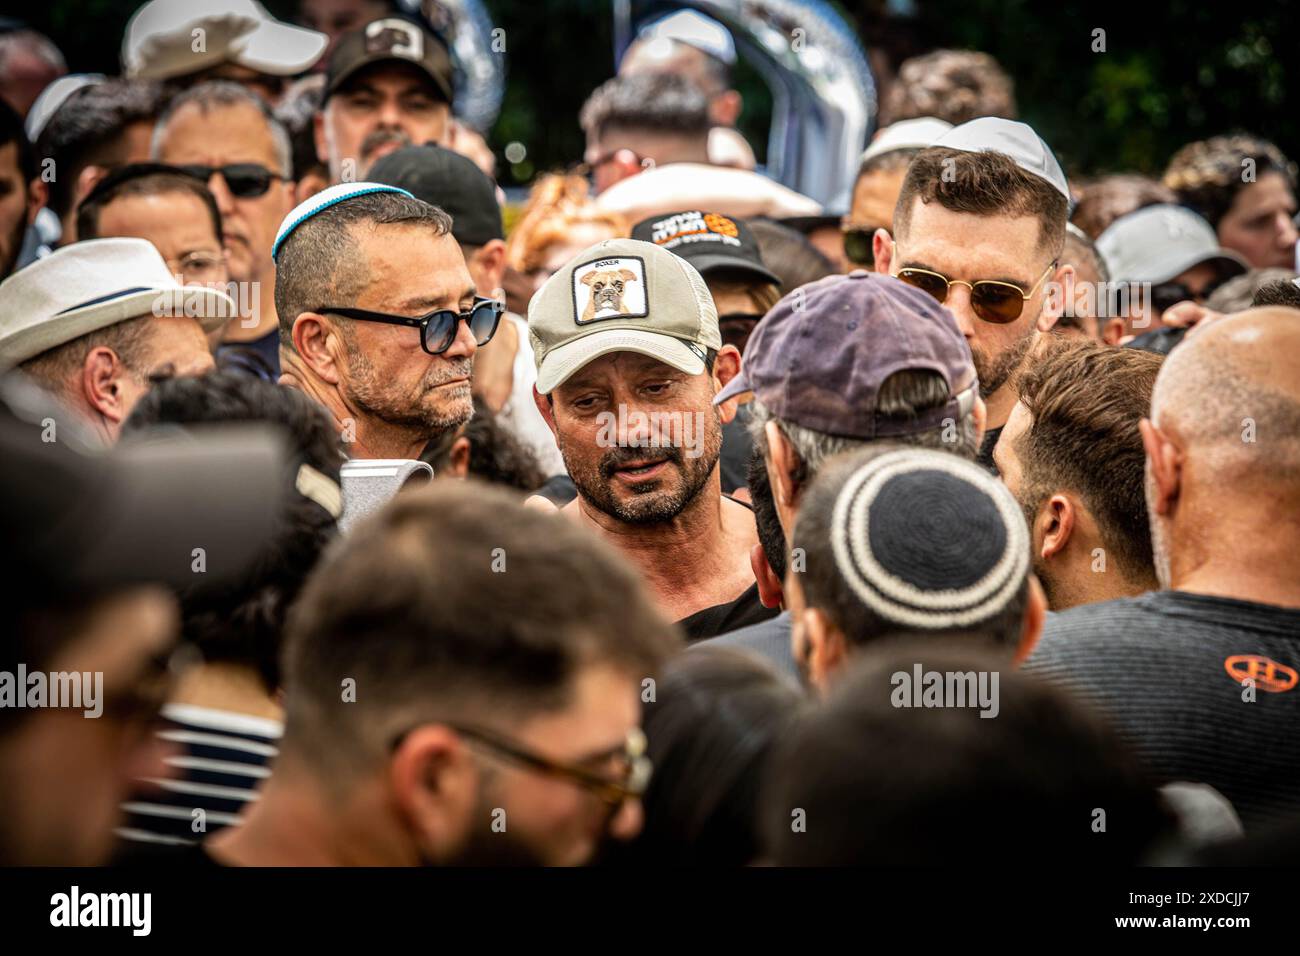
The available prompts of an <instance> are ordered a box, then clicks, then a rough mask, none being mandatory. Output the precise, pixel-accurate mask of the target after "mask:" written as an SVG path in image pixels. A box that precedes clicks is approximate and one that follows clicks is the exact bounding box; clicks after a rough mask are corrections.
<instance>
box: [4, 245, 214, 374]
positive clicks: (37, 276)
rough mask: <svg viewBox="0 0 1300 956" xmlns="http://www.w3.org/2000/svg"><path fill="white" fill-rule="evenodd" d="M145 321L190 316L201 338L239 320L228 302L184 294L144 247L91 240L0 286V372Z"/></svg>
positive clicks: (202, 292)
mask: <svg viewBox="0 0 1300 956" xmlns="http://www.w3.org/2000/svg"><path fill="white" fill-rule="evenodd" d="M145 315H158V316H163V315H188V316H191V317H192V318H194V319H195V320H196V321H197V322H198V323H199V324H200V325H201V326H202V327H203V331H204V332H213V331H216V330H217V329H219V328H221V326H222V325H224V324H225V323H226V322H228V321H229V320H230V319H232V318H234V317H235V315H236V309H235V303H234V302H233V301H232V300H231V298H230V296H228V295H226V294H225V293H224V292H221V291H219V290H217V289H209V288H207V287H206V286H183V285H181V284H180V282H178V281H177V280H176V277H175V276H174V275H172V273H171V270H170V269H168V268H167V263H166V262H164V261H163V257H162V256H161V255H160V254H159V252H158V250H157V249H155V248H154V246H153V244H152V243H151V242H149V241H148V240H145V239H88V240H86V241H84V242H74V243H73V244H72V245H70V246H64V247H63V248H62V249H59V250H56V251H55V252H52V253H51V254H50V255H48V256H46V257H45V258H44V259H38V260H36V261H35V262H33V263H32V264H31V265H29V266H27V267H26V268H25V269H19V270H18V271H17V272H15V273H14V274H13V275H12V276H10V277H9V278H8V279H6V280H5V281H4V282H3V283H0V368H11V367H12V366H15V365H18V364H19V363H21V362H26V361H27V360H28V359H30V358H35V357H36V356H37V355H40V354H41V353H42V352H46V351H48V350H49V349H52V348H57V347H58V346H60V345H64V344H65V343H68V342H71V341H72V340H73V339H76V338H80V337H81V336H83V335H87V334H89V333H91V332H98V331H99V330H100V329H105V328H108V327H109V326H110V325H116V324H117V323H118V322H125V321H126V320H127V319H134V318H139V317H140V316H145Z"/></svg>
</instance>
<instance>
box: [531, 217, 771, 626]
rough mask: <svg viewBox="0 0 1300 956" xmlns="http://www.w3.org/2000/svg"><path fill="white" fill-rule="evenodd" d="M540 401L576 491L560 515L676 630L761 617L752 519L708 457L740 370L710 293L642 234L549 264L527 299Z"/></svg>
mask: <svg viewBox="0 0 1300 956" xmlns="http://www.w3.org/2000/svg"><path fill="white" fill-rule="evenodd" d="M528 337H529V340H530V342H531V344H532V347H533V354H534V356H535V358H536V361H537V385H536V392H537V395H536V401H537V408H538V410H539V411H540V412H541V413H542V417H543V418H545V419H546V422H547V424H548V425H549V426H550V428H551V430H552V431H553V432H554V433H555V439H556V442H557V443H558V445H559V447H560V454H561V455H563V457H564V464H565V467H566V468H567V469H568V471H569V476H570V477H571V478H572V479H573V483H574V485H576V486H577V489H578V497H577V498H576V499H575V500H574V501H572V502H570V503H569V504H568V505H566V506H565V508H564V509H563V510H564V512H565V514H566V515H567V516H568V517H569V518H571V519H572V520H574V521H579V522H582V523H583V524H585V525H587V526H589V527H590V528H592V529H593V530H595V531H596V532H597V533H598V534H600V535H601V536H602V537H604V538H605V539H606V540H608V541H609V542H610V543H612V544H614V545H615V546H616V547H618V548H619V549H620V550H621V551H622V552H623V554H624V555H625V556H626V557H627V558H628V560H630V561H631V562H632V563H633V564H635V565H636V566H637V567H638V568H639V569H640V570H641V572H642V574H643V575H644V576H645V578H646V580H647V582H648V583H649V584H650V586H651V587H652V588H653V590H654V593H655V595H656V596H657V598H658V600H659V604H660V606H661V607H662V608H663V609H664V611H665V612H666V613H667V614H668V615H670V616H671V617H672V619H673V620H676V621H678V622H679V623H680V624H681V625H682V627H683V629H684V630H685V631H686V634H687V637H688V638H691V639H701V638H705V637H710V636H713V635H715V634H720V633H723V632H725V631H729V630H734V629H735V628H737V627H740V626H743V625H744V624H748V623H754V622H756V621H759V620H762V619H764V618H766V617H769V616H771V614H772V612H771V611H769V610H767V609H765V608H763V606H762V604H761V603H760V602H759V600H758V589H757V586H756V585H755V583H754V577H753V573H752V572H751V570H750V565H749V551H750V548H752V547H753V546H754V545H755V544H756V543H757V534H756V532H755V529H754V519H753V516H752V515H751V514H750V513H749V510H748V509H747V508H746V507H745V506H744V505H742V504H739V503H738V502H736V501H733V500H731V499H729V498H724V497H723V496H722V490H721V483H720V477H719V473H718V456H719V453H720V452H721V448H722V426H723V425H724V424H725V423H727V422H729V421H731V420H732V418H734V417H735V414H736V402H735V401H734V400H732V401H728V402H723V403H721V404H720V405H718V407H717V408H716V409H715V408H714V407H713V404H712V402H713V396H714V395H716V394H717V393H718V392H719V391H720V390H721V389H722V387H723V386H724V385H726V384H727V383H728V382H729V381H731V379H732V378H734V377H735V375H736V374H737V373H738V372H739V371H740V353H739V352H738V351H736V348H735V346H731V345H725V346H724V345H723V344H722V337H721V335H720V334H719V332H718V313H717V309H716V308H715V307H714V304H713V299H712V297H711V296H710V295H709V290H708V288H707V287H706V286H705V284H704V280H703V279H702V278H700V274H699V273H698V272H696V271H695V269H694V267H693V266H691V265H690V263H688V262H686V261H685V260H684V259H682V258H680V257H679V256H676V255H674V254H673V253H671V252H669V251H668V250H666V249H662V248H660V247H659V246H656V245H655V244H654V243H651V242H640V241H638V240H635V239H610V240H607V241H605V242H601V243H598V244H596V245H594V246H592V247H590V248H589V249H586V250H584V251H583V252H581V253H579V254H578V255H577V256H576V257H575V258H574V259H572V260H571V261H570V262H569V263H568V264H567V265H565V266H564V268H562V269H560V271H559V272H557V273H556V274H555V275H553V276H552V277H551V278H550V279H549V280H547V282H546V284H545V285H543V286H542V288H541V290H540V291H539V292H538V293H537V295H536V296H535V297H534V298H533V301H532V304H531V305H530V307H529V310H528Z"/></svg>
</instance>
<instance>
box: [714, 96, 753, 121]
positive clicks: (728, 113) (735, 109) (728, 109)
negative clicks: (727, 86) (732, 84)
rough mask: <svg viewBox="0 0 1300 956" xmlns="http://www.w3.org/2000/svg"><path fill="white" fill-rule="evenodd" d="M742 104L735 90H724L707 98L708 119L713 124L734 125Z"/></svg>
mask: <svg viewBox="0 0 1300 956" xmlns="http://www.w3.org/2000/svg"><path fill="white" fill-rule="evenodd" d="M744 105H745V104H744V100H742V99H741V97H740V93H739V92H738V91H737V90H725V91H723V92H721V93H719V94H717V95H716V96H714V97H713V99H711V100H709V119H710V120H712V121H713V125H714V126H735V125H736V120H738V119H740V111H741V110H742V109H743V108H744Z"/></svg>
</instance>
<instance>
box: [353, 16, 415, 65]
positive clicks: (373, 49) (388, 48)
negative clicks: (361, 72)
mask: <svg viewBox="0 0 1300 956" xmlns="http://www.w3.org/2000/svg"><path fill="white" fill-rule="evenodd" d="M366 52H367V53H390V54H392V55H393V56H397V57H401V58H403V59H406V60H419V59H422V58H423V57H424V36H423V35H422V34H421V33H420V30H419V28H418V27H416V26H415V25H414V24H411V23H407V22H406V21H405V20H397V19H388V20H376V21H375V22H374V23H370V24H367V25H366Z"/></svg>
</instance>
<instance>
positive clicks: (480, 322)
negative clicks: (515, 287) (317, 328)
mask: <svg viewBox="0 0 1300 956" xmlns="http://www.w3.org/2000/svg"><path fill="white" fill-rule="evenodd" d="M316 311H317V312H320V313H325V312H332V313H334V314H335V315H341V316H343V317H345V318H348V319H358V320H360V321H362V322H384V323H386V324H388V325H406V326H410V327H412V328H418V329H419V330H420V344H421V345H422V346H423V347H424V350H425V351H426V352H428V353H429V354H430V355H441V354H442V353H443V352H445V351H447V349H449V348H450V347H451V343H452V342H454V341H456V332H457V330H458V329H459V328H460V323H461V322H464V323H466V324H467V325H468V326H469V331H470V334H471V335H472V336H474V344H475V345H487V344H488V342H490V341H492V336H494V335H496V331H497V324H498V323H500V321H501V313H502V312H504V311H505V307H504V306H503V305H502V304H501V303H500V302H498V301H497V300H496V299H484V298H476V299H475V300H474V305H473V306H472V307H471V308H470V310H469V311H468V312H457V311H456V310H455V309H435V310H434V311H433V312H430V313H429V314H428V315H420V316H414V317H408V316H405V315H389V314H388V313H387V312H370V311H368V310H366V309H351V308H347V307H345V306H339V305H323V306H321V307H320V308H319V309H317V310H316Z"/></svg>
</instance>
